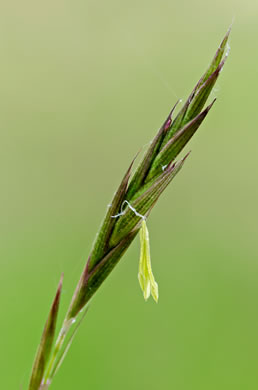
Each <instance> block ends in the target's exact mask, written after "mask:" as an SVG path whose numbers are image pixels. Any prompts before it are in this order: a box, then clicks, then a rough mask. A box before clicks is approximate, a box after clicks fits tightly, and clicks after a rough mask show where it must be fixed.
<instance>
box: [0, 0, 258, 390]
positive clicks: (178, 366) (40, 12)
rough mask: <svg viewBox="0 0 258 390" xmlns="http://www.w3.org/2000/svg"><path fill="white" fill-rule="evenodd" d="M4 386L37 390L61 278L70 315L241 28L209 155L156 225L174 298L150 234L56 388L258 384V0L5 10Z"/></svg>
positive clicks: (95, 308) (164, 204) (93, 313)
mask: <svg viewBox="0 0 258 390" xmlns="http://www.w3.org/2000/svg"><path fill="white" fill-rule="evenodd" d="M0 9H1V12H0V34H1V39H0V45H1V72H0V84H1V88H0V97H1V142H0V160H1V161H0V167H1V168H0V169H1V195H0V196H1V201H0V205H1V206H0V207H1V231H0V237H1V245H0V256H1V273H0V281H1V283H0V294H1V318H2V320H1V325H0V329H1V353H0V365H1V388H3V389H6V390H9V389H19V388H20V386H22V389H24V390H25V389H26V386H27V383H28V378H29V374H30V370H31V365H32V361H33V358H34V354H35V350H36V347H37V344H38V342H39V339H40V335H41V331H42V328H43V324H44V322H45V319H46V316H47V313H48V310H49V307H50V303H51V300H52V298H53V295H54V293H55V289H56V286H57V283H58V280H59V277H60V274H61V272H62V271H63V272H64V273H65V280H64V293H63V296H62V302H61V303H62V308H61V312H60V314H61V316H60V318H61V317H62V315H64V313H65V311H66V309H67V305H68V303H69V300H70V298H71V295H72V293H73V289H74V287H75V285H76V282H77V279H78V278H79V275H80V272H81V270H82V268H83V265H84V262H85V260H86V258H87V255H88V253H89V251H90V249H91V245H92V241H93V239H94V237H95V234H96V232H97V229H98V227H99V224H100V222H101V219H102V217H103V215H104V213H105V210H106V207H107V204H108V203H109V201H110V199H111V197H112V195H113V192H114V191H115V189H116V187H117V185H118V184H119V181H120V179H121V177H122V175H123V174H124V172H125V170H126V169H127V167H128V164H129V163H130V161H131V159H132V157H133V156H134V155H135V153H136V152H137V151H138V150H139V148H140V147H141V146H144V145H146V144H147V143H148V142H149V140H150V139H151V138H152V137H153V136H154V134H155V132H156V130H157V129H158V128H159V126H160V124H161V123H162V121H163V120H164V119H165V117H166V116H167V114H168V112H169V110H170V108H171V107H172V105H173V104H174V103H175V101H176V100H177V99H178V98H181V97H182V98H186V97H187V94H188V93H189V92H190V91H191V89H192V87H193V86H194V85H195V83H196V81H197V80H198V79H199V77H200V76H201V74H202V73H203V71H205V70H206V68H207V66H208V64H209V62H210V60H211V58H212V56H213V54H214V53H215V50H216V48H217V47H218V45H219V43H220V41H221V39H222V37H223V36H224V34H225V32H226V30H227V28H228V26H229V25H230V24H231V22H232V19H233V18H235V22H234V25H233V31H232V35H231V39H230V45H231V53H230V57H229V59H228V62H227V64H226V66H225V69H224V71H223V73H222V74H221V77H220V78H219V81H218V84H217V86H216V91H215V92H214V93H213V96H212V97H214V96H216V97H217V98H218V100H217V102H216V104H215V106H214V107H213V109H212V111H211V112H210V114H209V116H208V117H207V119H206V120H205V123H203V125H202V126H201V128H200V130H199V131H198V133H197V134H196V136H195V137H194V139H193V140H192V141H191V143H190V145H189V146H187V148H186V151H188V150H190V149H191V150H192V154H191V156H190V158H189V159H188V161H187V163H186V164H185V166H184V169H183V170H182V171H181V173H180V175H179V176H178V177H177V178H176V179H175V181H174V182H173V183H172V184H171V186H170V187H169V188H168V189H167V191H166V192H165V194H164V195H163V196H162V198H161V200H160V202H159V203H158V204H157V206H156V207H155V209H154V211H153V213H152V215H151V217H150V219H149V223H148V226H149V231H150V236H151V237H150V238H151V249H152V262H153V270H154V274H155V277H156V279H157V281H158V283H159V288H160V301H159V304H158V305H156V304H155V303H154V302H151V301H149V302H148V303H145V302H144V300H143V297H142V294H141V291H140V288H139V285H138V280H137V272H138V258H139V243H138V239H136V240H135V242H134V244H133V245H132V247H131V248H130V249H129V250H128V252H127V253H126V256H125V257H124V258H123V260H122V261H121V263H120V264H119V265H118V267H117V268H116V269H115V271H114V272H113V273H112V274H111V275H110V277H109V278H108V280H107V281H106V282H105V284H104V285H103V286H102V288H101V289H100V291H99V292H98V293H97V295H96V297H95V298H94V300H93V303H92V305H91V309H90V311H89V313H88V315H87V319H86V320H85V322H84V324H83V326H82V328H81V329H80V332H79V334H78V336H77V338H76V339H75V342H74V344H73V346H72V348H71V350H70V352H69V354H68V356H67V358H66V360H65V362H64V364H63V367H62V368H61V370H60V372H59V373H58V375H57V377H56V379H55V380H54V382H53V386H52V387H51V388H53V390H58V389H59V390H61V389H62V390H66V389H67V390H68V389H69V390H71V389H76V390H77V389H91V390H102V389H106V390H111V389H112V390H114V389H115V390H116V389H124V390H126V389H137V390H138V389H148V390H154V389H157V388H160V389H175V390H192V389H196V390H207V389H209V390H217V389H220V390H223V389H225V390H229V389H232V390H233V389H234V390H237V389H239V390H240V389H241V390H242V389H245V390H253V389H256V388H257V386H258V372H257V366H258V256H257V255H258V249H257V195H258V184H257V173H256V166H257V164H258V154H257V142H258V135H257V120H256V111H257V102H256V100H257V97H256V89H257V60H258V54H257V34H258V25H257V15H258V3H257V2H254V1H246V2H242V1H241V2H240V1H232V0H231V1H220V0H218V1H217V2H216V3H214V2H207V1H203V0H196V1H194V2H189V1H185V0H183V1H180V2H175V1H174V2H173V1H166V0H160V1H153V0H148V1H135V0H131V1H130V2H125V1H118V0H111V1H107V2H105V1H102V2H98V1H90V0H84V1H82V0H75V1H71V0H64V1H59V0H52V1H49V0H46V1H43V2H42V1H41V2H39V1H32V0H25V1H18V0H10V1H8V2H7V1H4V2H2V4H1V7H0Z"/></svg>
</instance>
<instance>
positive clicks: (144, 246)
mask: <svg viewBox="0 0 258 390" xmlns="http://www.w3.org/2000/svg"><path fill="white" fill-rule="evenodd" d="M140 243H141V253H140V263H139V273H138V279H139V282H140V286H141V289H142V291H143V296H144V299H145V300H147V299H148V298H149V296H150V294H151V295H152V297H153V299H154V300H155V301H156V302H158V298H159V291H158V284H157V283H156V282H155V279H154V276H153V273H152V269H151V258H150V242H149V232H148V229H147V225H146V221H145V219H143V220H142V226H141V230H140Z"/></svg>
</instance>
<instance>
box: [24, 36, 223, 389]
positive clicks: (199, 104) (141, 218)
mask: <svg viewBox="0 0 258 390" xmlns="http://www.w3.org/2000/svg"><path fill="white" fill-rule="evenodd" d="M229 33H230V30H229V31H228V32H227V34H226V36H225V37H224V39H223V40H222V42H221V44H220V46H219V48H218V50H217V52H216V54H215V56H214V58H213V60H212V62H211V64H210V66H209V68H208V69H207V71H206V72H205V73H204V75H203V76H202V77H201V79H200V80H199V81H198V83H197V84H196V86H195V88H194V89H193V91H192V92H191V94H190V95H189V97H188V99H187V100H186V102H185V104H184V105H183V107H182V108H181V110H179V112H178V113H177V115H176V116H174V112H175V110H176V108H177V107H176V106H177V104H176V105H175V106H174V107H173V109H172V110H171V112H170V113H169V115H168V117H167V118H166V120H165V121H164V123H163V125H162V126H161V128H160V130H159V131H158V133H157V135H156V136H155V137H154V139H153V141H152V142H151V144H150V146H149V148H148V150H147V152H146V153H145V156H144V157H143V159H142V162H141V163H140V165H139V167H138V169H137V170H136V171H135V173H134V175H133V176H132V177H131V171H132V166H133V163H134V161H133V162H132V163H131V165H130V166H129V168H128V170H127V172H126V173H125V175H124V177H123V179H122V181H121V184H120V186H119V187H118V189H117V191H116V193H115V195H114V197H113V200H112V202H111V203H110V205H109V208H108V211H107V214H106V216H105V218H104V220H103V223H102V225H101V227H100V230H99V232H98V235H97V238H96V240H95V243H94V245H93V249H92V251H91V253H90V255H89V258H88V260H87V262H86V265H85V268H84V270H83V272H82V275H81V277H80V280H79V282H78V285H77V287H76V289H75V292H74V295H73V298H72V300H71V304H70V306H69V308H68V311H67V314H66V316H65V319H64V321H63V325H62V328H61V330H60V332H59V335H58V337H57V340H56V342H55V345H54V335H55V327H56V319H57V314H58V307H59V302H60V295H61V289H62V282H63V276H62V278H61V281H60V283H59V285H58V289H57V293H56V296H55V299H54V302H53V304H52V307H51V311H50V313H49V316H48V319H47V322H46V325H45V328H44V331H43V334H42V338H41V342H40V345H39V347H38V351H37V354H36V358H35V362H34V365H33V369H32V375H31V379H30V384H29V390H43V389H48V387H49V386H50V384H51V383H52V380H53V378H54V376H55V374H56V373H57V371H58V369H59V367H60V365H61V364H62V361H63V359H64V357H65V355H66V353H67V351H68V349H69V347H70V345H71V343H72V340H73V338H74V336H75V334H76V331H77V329H78V327H79V325H80V323H81V321H82V320H83V318H84V316H85V314H86V310H84V309H85V308H86V307H87V304H88V303H89V301H90V299H91V298H92V296H93V295H94V294H95V292H96V291H97V289H98V288H99V287H100V285H101V284H102V283H103V281H104V280H105V279H106V277H107V276H108V275H109V273H110V272H111V271H112V270H113V268H114V267H115V266H116V264H117V263H118V262H119V260H120V259H121V257H122V256H123V254H124V253H125V251H126V250H127V248H128V247H129V246H130V244H131V243H132V241H133V240H134V238H135V237H136V235H137V234H138V232H139V231H140V230H141V234H140V238H141V256H140V266H139V274H138V277H139V282H140V285H141V288H142V290H143V293H144V297H145V299H147V298H148V297H149V295H150V293H151V294H152V296H153V298H154V299H155V300H156V301H157V299H158V286H157V283H156V282H155V280H154V276H153V274H152V271H151V263H150V253H149V252H150V249H149V235H148V230H147V225H146V219H147V218H148V216H149V214H150V212H151V210H152V208H153V207H154V205H155V204H156V202H157V200H158V199H159V197H160V195H161V194H162V192H163V191H164V190H165V188H166V187H167V186H168V185H169V183H170V182H171V181H172V180H173V179H174V177H175V176H176V175H177V173H178V172H179V171H180V170H181V168H182V167H183V165H184V163H185V161H186V158H187V157H188V155H189V153H188V154H186V156H185V157H183V158H182V159H180V160H179V161H177V162H176V161H175V159H176V157H177V156H178V154H179V153H180V152H181V151H182V149H183V148H184V147H185V145H186V144H187V143H188V141H189V140H190V139H191V137H192V136H193V135H194V133H195V132H196V131H197V129H198V128H199V126H200V125H201V123H202V122H203V120H204V119H205V117H206V116H207V114H208V112H209V111H210V109H211V107H212V106H213V104H214V101H215V100H214V101H213V102H211V103H210V104H209V105H208V106H207V107H206V108H204V109H203V107H204V105H205V104H206V102H207V99H208V97H209V95H210V93H211V91H212V89H213V87H214V85H215V83H216V81H217V79H218V77H219V74H220V72H221V70H222V68H223V66H224V63H225V60H226V58H227V55H228V51H227V41H228V37H229ZM82 312H83V313H82ZM53 345H54V347H53Z"/></svg>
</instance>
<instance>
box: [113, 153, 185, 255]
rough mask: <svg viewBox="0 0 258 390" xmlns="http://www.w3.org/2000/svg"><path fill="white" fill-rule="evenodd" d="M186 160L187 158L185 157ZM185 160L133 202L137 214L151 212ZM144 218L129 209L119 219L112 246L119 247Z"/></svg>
mask: <svg viewBox="0 0 258 390" xmlns="http://www.w3.org/2000/svg"><path fill="white" fill-rule="evenodd" d="M185 158H186V157H185ZM185 158H184V159H183V160H181V161H179V162H178V163H177V164H173V165H169V166H168V167H167V169H166V170H165V171H164V173H163V174H161V175H160V177H158V178H157V180H156V181H155V182H154V183H153V184H152V186H151V187H150V188H148V189H147V190H146V191H145V192H144V193H143V194H142V195H140V196H139V197H138V198H137V199H135V200H134V201H133V202H131V206H132V207H133V208H134V209H135V210H136V211H137V213H139V214H141V215H143V216H146V215H147V214H149V212H150V211H151V209H152V207H153V206H154V204H155V203H156V201H157V200H158V198H159V197H160V195H161V194H162V192H163V191H164V189H165V188H166V187H167V186H168V184H169V183H170V182H171V180H172V179H173V178H174V177H175V176H176V174H177V173H178V172H179V171H180V169H181V168H182V166H183V164H184V161H185ZM141 219H142V218H141V217H140V216H138V215H136V214H135V213H134V212H133V211H132V210H131V209H130V208H129V207H128V208H127V209H126V211H125V213H124V214H123V215H122V216H121V217H119V219H118V222H117V223H116V225H115V228H114V231H113V233H112V236H111V239H110V245H111V247H112V246H115V245H117V244H118V243H119V242H120V240H122V239H123V238H124V237H126V236H127V235H128V233H129V232H130V231H131V230H132V229H134V228H135V226H136V225H137V224H138V223H139V221H140V220H141Z"/></svg>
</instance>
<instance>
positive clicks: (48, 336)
mask: <svg viewBox="0 0 258 390" xmlns="http://www.w3.org/2000/svg"><path fill="white" fill-rule="evenodd" d="M62 284H63V275H62V276H61V279H60V282H59V285H58V289H57V293H56V296H55V299H54V301H53V304H52V307H51V310H50V313H49V316H48V319H47V322H46V324H45V328H44V331H43V334H42V337H41V340H40V345H39V348H38V351H37V354H36V358H35V361H34V365H33V368H32V374H31V379H30V384H29V390H38V389H39V387H40V385H41V381H42V379H43V376H44V371H45V369H46V365H47V362H48V360H49V356H50V352H51V349H52V345H53V341H54V336H55V329H56V320H57V314H58V308H59V303H60V296H61V290H62Z"/></svg>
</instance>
